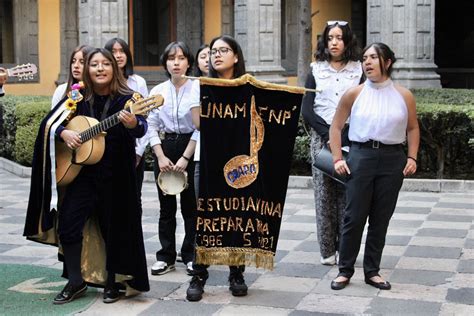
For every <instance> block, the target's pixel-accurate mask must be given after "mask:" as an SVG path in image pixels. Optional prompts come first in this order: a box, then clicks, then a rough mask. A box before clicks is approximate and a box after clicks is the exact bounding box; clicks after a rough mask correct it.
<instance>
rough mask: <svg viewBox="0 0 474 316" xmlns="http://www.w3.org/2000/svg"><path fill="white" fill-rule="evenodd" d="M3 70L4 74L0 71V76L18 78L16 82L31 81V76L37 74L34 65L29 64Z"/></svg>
mask: <svg viewBox="0 0 474 316" xmlns="http://www.w3.org/2000/svg"><path fill="white" fill-rule="evenodd" d="M5 70H6V72H3V71H0V76H6V75H7V74H8V76H9V77H18V81H23V80H31V79H33V75H35V74H36V73H37V72H38V68H37V67H36V65H35V64H29V63H28V64H23V65H18V66H15V67H13V68H9V69H5Z"/></svg>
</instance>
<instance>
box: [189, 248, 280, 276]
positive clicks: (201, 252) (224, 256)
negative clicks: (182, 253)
mask: <svg viewBox="0 0 474 316" xmlns="http://www.w3.org/2000/svg"><path fill="white" fill-rule="evenodd" d="M274 256H275V253H274V252H273V251H269V250H262V249H255V248H236V247H222V248H206V247H202V246H196V263H198V264H207V265H226V266H241V265H246V266H252V265H253V266H255V267H257V268H263V269H266V270H273V258H274Z"/></svg>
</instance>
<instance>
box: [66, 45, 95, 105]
mask: <svg viewBox="0 0 474 316" xmlns="http://www.w3.org/2000/svg"><path fill="white" fill-rule="evenodd" d="M93 49H94V47H92V46H89V45H80V46H77V47H76V48H75V49H74V50H73V51H72V54H71V57H69V71H68V77H67V83H66V91H65V92H64V95H63V98H64V97H65V96H66V95H67V94H68V93H69V92H70V91H71V86H72V85H73V84H75V83H78V82H79V81H78V80H76V79H75V78H74V76H73V75H72V70H71V65H72V60H73V59H74V55H76V53H77V52H82V58H84V60H87V55H88V54H89V53H90V52H91V51H92V50H93ZM85 69H86V65H85V63H84V68H83V69H82V77H83V78H84V70H85Z"/></svg>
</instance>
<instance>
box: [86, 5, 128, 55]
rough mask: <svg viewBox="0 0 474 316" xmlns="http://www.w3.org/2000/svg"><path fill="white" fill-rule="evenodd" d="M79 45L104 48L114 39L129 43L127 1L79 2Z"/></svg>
mask: <svg viewBox="0 0 474 316" xmlns="http://www.w3.org/2000/svg"><path fill="white" fill-rule="evenodd" d="M77 1H78V9H79V13H78V19H79V43H80V44H88V45H91V46H93V47H103V46H104V44H105V43H106V42H107V41H108V40H109V39H111V38H113V37H121V38H123V39H124V40H125V41H126V42H128V1H127V0H77Z"/></svg>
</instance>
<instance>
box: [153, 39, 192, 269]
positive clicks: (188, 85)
mask: <svg viewBox="0 0 474 316" xmlns="http://www.w3.org/2000/svg"><path fill="white" fill-rule="evenodd" d="M193 62H194V57H193V55H192V53H191V51H190V49H189V48H188V46H187V45H186V44H185V43H183V42H172V43H170V44H169V45H168V46H167V47H166V48H165V50H164V52H163V54H162V55H161V64H162V65H163V67H164V68H165V69H166V74H167V76H168V77H169V78H170V79H169V80H167V81H165V82H163V83H161V84H159V85H157V86H156V87H154V88H153V89H152V90H151V91H150V95H154V94H161V95H162V96H163V97H164V99H165V102H164V104H163V106H162V107H161V108H160V110H159V111H155V112H152V113H150V115H149V116H148V124H149V129H148V134H147V137H148V138H149V140H150V146H151V147H152V149H153V152H154V154H155V177H156V178H157V179H158V182H157V183H158V197H159V200H160V219H159V223H158V236H159V238H160V243H161V249H160V250H158V251H157V252H156V259H157V262H156V263H155V264H153V266H152V268H151V274H153V275H162V274H165V273H168V272H170V271H172V270H175V261H176V255H177V254H176V210H177V203H176V196H175V195H171V194H167V190H166V188H165V189H164V187H163V186H162V185H161V186H160V184H161V182H162V181H163V176H164V175H167V176H168V175H169V174H170V173H179V174H182V173H187V175H188V177H187V186H185V187H186V188H185V189H184V190H183V191H182V192H181V193H180V197H181V199H180V202H181V214H182V216H183V220H184V230H185V236H184V240H183V244H182V246H181V257H182V259H183V262H184V263H185V264H186V270H187V273H188V274H190V273H191V271H192V261H193V256H194V236H195V233H196V228H195V221H196V197H195V194H194V181H193V174H194V162H193V154H194V149H195V146H196V140H195V139H196V137H197V135H196V134H194V131H195V128H194V125H193V123H192V119H191V112H190V104H191V102H192V100H195V99H196V98H197V99H199V95H198V96H197V97H193V94H192V81H191V80H189V79H186V78H184V77H183V75H189V74H190V73H191V71H192V67H193ZM193 134H194V136H193ZM168 193H169V192H168Z"/></svg>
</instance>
